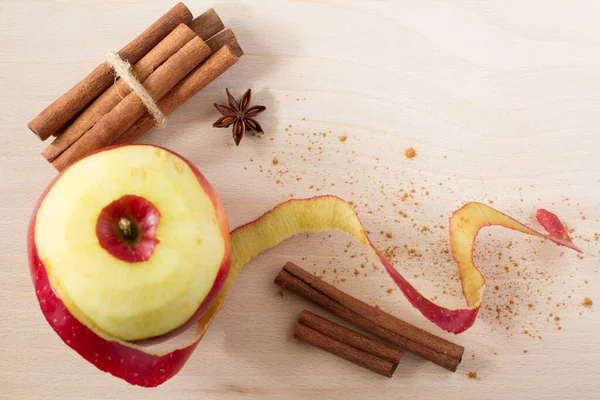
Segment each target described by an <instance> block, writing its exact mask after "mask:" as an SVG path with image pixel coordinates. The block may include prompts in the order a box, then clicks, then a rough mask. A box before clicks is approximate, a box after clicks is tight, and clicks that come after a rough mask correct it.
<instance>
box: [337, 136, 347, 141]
mask: <svg viewBox="0 0 600 400" xmlns="http://www.w3.org/2000/svg"><path fill="white" fill-rule="evenodd" d="M339 139H340V142H345V141H346V139H348V136H346V135H340V136H339Z"/></svg>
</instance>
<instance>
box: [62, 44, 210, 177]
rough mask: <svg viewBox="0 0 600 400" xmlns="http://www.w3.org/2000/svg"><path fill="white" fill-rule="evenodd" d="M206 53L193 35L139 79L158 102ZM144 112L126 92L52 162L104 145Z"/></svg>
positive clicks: (68, 160)
mask: <svg viewBox="0 0 600 400" xmlns="http://www.w3.org/2000/svg"><path fill="white" fill-rule="evenodd" d="M209 54H210V48H209V47H208V46H207V45H206V43H204V41H203V40H202V39H200V38H199V37H195V38H193V39H192V40H190V41H189V42H188V43H187V44H185V45H184V46H183V47H182V48H181V49H180V50H179V51H178V52H176V53H175V54H174V55H172V56H171V57H169V59H168V60H167V61H165V62H164V63H163V64H162V65H161V66H160V67H159V68H157V69H156V71H154V72H153V73H152V74H151V75H150V76H149V77H148V78H147V79H146V80H145V81H144V82H143V84H144V87H145V88H146V90H147V91H148V94H149V95H150V96H151V97H152V99H153V100H154V101H155V102H158V101H159V100H160V99H161V98H163V96H164V95H165V94H167V93H168V92H169V90H171V89H172V88H173V87H174V86H175V85H176V84H177V83H178V82H180V81H181V80H182V79H183V78H184V77H185V76H186V75H187V74H188V73H189V72H190V71H192V70H193V69H194V68H195V67H196V66H197V65H198V64H200V62H201V61H202V60H203V59H204V58H206V57H207V56H208V55H209ZM145 112H146V107H145V106H144V104H143V103H142V102H141V100H140V98H139V97H138V95H137V94H135V93H133V92H132V93H130V94H129V95H127V96H126V97H125V98H124V99H123V100H121V102H119V104H117V105H116V106H115V107H114V108H113V109H112V110H111V111H110V112H109V113H108V114H106V115H104V116H103V117H102V118H101V119H100V120H99V121H98V122H97V123H96V124H95V125H94V127H93V128H92V129H90V130H88V131H87V132H86V133H85V134H83V135H82V136H81V137H80V138H79V140H77V141H76V142H75V143H73V144H72V145H71V146H70V147H69V148H68V149H66V150H65V151H64V152H62V154H61V155H59V156H58V157H57V158H56V159H55V160H54V161H53V162H52V165H53V166H54V167H55V168H56V169H57V170H59V171H61V170H63V169H64V168H65V167H67V166H68V165H69V164H71V163H72V162H74V161H77V160H78V159H80V158H82V157H83V156H85V155H87V154H89V153H91V152H93V151H95V150H98V149H101V148H102V147H105V146H108V145H109V144H111V143H112V142H113V141H114V140H115V139H116V138H117V137H119V136H120V135H121V134H122V133H123V132H125V131H126V130H127V129H129V127H131V126H132V125H133V124H134V123H135V121H137V120H138V119H139V118H140V117H141V116H142V115H144V113H145Z"/></svg>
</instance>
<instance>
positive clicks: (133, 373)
mask: <svg viewBox="0 0 600 400" xmlns="http://www.w3.org/2000/svg"><path fill="white" fill-rule="evenodd" d="M121 146H123V145H117V146H111V147H108V148H105V149H103V150H100V151H106V150H109V149H113V148H116V147H121ZM129 146H131V145H129ZM135 146H142V145H135ZM143 146H145V145H143ZM148 146H150V145H148ZM151 147H158V146H151ZM159 148H160V147H159ZM161 149H163V150H165V151H168V152H170V153H172V154H175V155H177V156H178V157H180V158H181V159H182V160H184V161H185V162H187V164H188V165H189V166H190V168H191V169H192V171H193V172H194V174H195V175H196V178H197V179H198V181H199V182H200V184H201V185H202V188H203V189H204V191H205V192H206V193H207V194H208V196H209V197H210V199H211V201H212V203H213V205H214V207H215V212H216V215H217V221H218V223H219V228H220V230H221V234H222V236H223V240H224V241H225V246H226V250H225V256H224V258H223V261H222V263H221V267H220V269H219V272H218V274H217V277H216V279H215V282H214V284H213V287H212V288H211V290H210V291H209V293H208V295H207V296H206V298H205V299H204V301H203V302H202V304H201V305H200V307H199V308H198V310H197V311H196V312H195V313H194V315H193V316H192V317H191V318H190V319H189V320H188V322H186V323H185V324H184V325H182V326H181V327H179V328H176V329H175V330H174V331H172V332H169V333H167V334H166V335H171V334H172V333H173V332H175V331H177V332H180V331H182V330H183V329H184V328H186V327H189V326H190V325H191V324H193V323H195V322H197V321H198V320H199V319H201V317H202V314H203V313H204V311H206V309H207V308H208V307H209V306H210V305H211V304H212V302H213V301H214V300H215V299H216V298H217V297H218V294H219V292H220V290H221V288H222V287H223V284H224V283H225V281H226V279H227V275H228V274H229V270H230V267H231V246H230V238H229V225H228V222H227V215H226V213H225V208H224V207H223V204H222V203H221V200H220V199H219V197H218V195H217V192H216V191H215V190H214V188H213V187H212V186H211V185H210V183H208V181H207V180H206V178H204V176H203V175H202V174H201V173H200V171H198V169H197V168H196V167H195V166H194V165H193V164H192V163H190V162H189V161H188V160H187V159H185V158H184V157H182V156H180V155H179V154H177V153H174V152H172V151H170V150H167V149H164V148H161ZM100 151H99V152H100ZM96 153H97V152H96ZM92 154H95V153H92ZM90 155H91V154H90ZM88 157H89V155H88ZM68 168H69V167H67V168H65V169H64V170H63V171H62V172H61V173H60V174H59V175H58V176H57V177H56V178H54V179H53V180H52V182H50V184H49V185H48V187H47V188H46V189H45V190H44V192H43V194H42V196H41V197H40V200H39V201H38V203H37V205H36V206H35V208H34V211H33V214H32V217H31V220H30V222H29V228H28V232H27V252H28V259H29V270H30V274H31V279H32V281H33V284H34V287H35V292H36V296H37V299H38V302H39V304H40V308H41V310H42V313H43V314H44V317H45V318H46V320H47V321H48V323H49V324H50V326H51V327H52V329H54V331H55V332H56V333H57V334H58V335H59V336H60V338H61V339H62V340H63V342H65V344H66V345H67V346H69V347H71V348H72V349H73V350H75V351H76V352H77V353H79V354H80V355H81V356H82V357H83V358H84V359H86V360H87V361H89V362H90V363H92V364H93V365H95V366H96V367H97V368H98V369H100V370H101V371H104V372H108V373H110V374H112V375H114V376H116V377H118V378H121V379H123V380H125V381H127V382H129V383H130V384H133V385H139V386H144V387H155V386H158V385H160V384H162V383H164V382H165V381H167V380H168V379H170V378H172V377H173V376H174V375H175V374H177V373H178V372H179V371H180V370H181V368H182V367H183V365H184V364H185V363H186V361H187V360H188V359H189V357H190V355H191V354H192V353H193V352H194V350H195V349H196V346H198V343H200V340H196V341H194V342H193V343H191V344H190V345H188V346H187V347H183V348H180V349H177V350H174V351H172V352H169V353H166V354H164V355H155V354H152V353H146V352H144V351H142V350H140V349H136V348H132V347H129V346H126V345H124V344H122V343H119V342H117V341H111V340H106V339H104V338H102V337H100V336H98V335H97V334H96V333H95V332H94V331H92V330H91V329H89V328H88V327H87V326H85V325H84V324H82V323H81V322H79V320H77V319H76V318H75V317H74V316H73V315H72V314H71V313H70V312H69V310H68V309H67V307H66V306H65V305H64V303H63V302H62V301H61V300H60V298H59V297H58V296H57V295H56V293H55V292H54V290H53V289H52V287H51V285H50V282H49V280H48V274H47V273H46V268H45V266H44V264H43V262H42V261H41V260H40V258H39V256H38V252H37V248H36V245H35V221H36V216H37V212H38V209H39V208H40V205H41V204H42V201H43V200H44V198H45V197H46V195H47V194H48V192H49V191H50V189H51V188H52V186H53V185H54V184H55V183H56V181H58V180H59V179H60V176H61V175H62V174H63V173H65V172H66V171H67V170H68Z"/></svg>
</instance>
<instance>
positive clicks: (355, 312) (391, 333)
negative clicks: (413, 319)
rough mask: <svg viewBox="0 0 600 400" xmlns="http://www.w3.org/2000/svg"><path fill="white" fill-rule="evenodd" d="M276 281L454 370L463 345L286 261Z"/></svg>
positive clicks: (462, 350)
mask: <svg viewBox="0 0 600 400" xmlns="http://www.w3.org/2000/svg"><path fill="white" fill-rule="evenodd" d="M275 283H276V284H277V285H279V286H281V287H282V288H285V289H289V290H291V291H293V292H295V293H297V294H298V295H300V296H302V297H304V298H305V299H307V300H310V301H312V302H313V303H315V304H317V305H319V306H321V307H323V308H324V309H326V310H328V311H330V312H332V313H333V314H336V315H337V316H339V317H341V318H343V319H345V320H347V321H349V322H352V323H353V324H354V325H357V326H359V327H361V328H363V329H365V330H366V331H369V332H371V333H373V334H375V335H376V336H378V337H380V338H382V339H385V340H386V341H388V342H389V343H391V344H393V345H396V346H398V347H400V348H402V349H404V350H408V351H411V352H413V353H415V354H417V355H419V356H421V357H423V358H425V359H427V360H430V361H432V362H434V363H436V364H438V365H440V366H442V367H444V368H446V369H448V370H450V371H453V372H454V371H456V368H457V366H458V364H459V363H460V361H461V359H462V355H463V353H464V350H465V349H464V347H462V346H459V345H457V344H455V343H452V342H450V341H448V340H445V339H442V338H440V337H438V336H435V335H433V334H431V333H429V332H427V331H424V330H423V329H420V328H417V327H416V326H414V325H411V324H409V323H408V322H405V321H402V320H400V319H398V318H396V317H394V316H392V315H390V314H388V313H386V312H384V311H381V310H380V309H378V308H375V307H373V306H370V305H368V304H367V303H365V302H363V301H360V300H358V299H356V298H354V297H352V296H350V295H348V294H346V293H344V292H342V291H341V290H339V289H336V288H335V287H333V286H332V285H330V284H328V283H326V282H324V281H323V280H321V279H319V278H317V277H315V276H313V275H311V274H310V273H308V272H306V271H304V270H303V269H302V268H300V267H298V266H297V265H295V264H293V263H291V262H288V263H287V264H285V266H284V267H283V269H282V270H281V272H280V273H279V275H278V276H277V277H276V278H275Z"/></svg>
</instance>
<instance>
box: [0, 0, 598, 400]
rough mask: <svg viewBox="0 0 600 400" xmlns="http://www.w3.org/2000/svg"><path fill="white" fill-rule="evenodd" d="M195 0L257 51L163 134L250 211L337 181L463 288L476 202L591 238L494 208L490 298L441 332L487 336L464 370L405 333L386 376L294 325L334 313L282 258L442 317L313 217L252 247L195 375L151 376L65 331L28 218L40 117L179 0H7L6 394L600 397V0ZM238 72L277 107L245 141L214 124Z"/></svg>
mask: <svg viewBox="0 0 600 400" xmlns="http://www.w3.org/2000/svg"><path fill="white" fill-rule="evenodd" d="M187 4H188V6H189V7H190V9H191V10H192V11H193V12H194V14H196V15H197V14H199V13H201V12H203V11H204V10H206V9H207V8H208V7H211V6H214V7H215V8H216V10H217V11H218V13H219V14H220V15H221V16H222V18H223V20H224V21H225V24H226V25H227V26H228V27H231V28H232V29H233V30H234V31H235V33H236V34H237V36H238V37H239V40H240V43H241V44H242V46H243V47H244V49H245V50H246V53H247V54H246V56H245V57H244V58H242V60H241V61H240V62H239V63H238V64H237V65H236V66H235V67H234V68H233V69H231V70H230V71H228V72H227V73H226V74H225V75H223V76H222V77H221V78H219V79H218V80H217V81H216V82H214V83H213V84H211V85H210V86H209V87H207V88H206V89H205V90H204V91H202V92H201V93H200V94H199V95H197V96H196V97H195V98H193V99H192V100H191V101H190V102H189V103H188V104H186V105H185V106H184V107H183V108H181V109H180V110H179V111H177V112H176V113H175V114H174V115H173V116H172V117H171V118H170V119H169V121H168V127H167V128H165V129H163V130H162V131H159V130H154V131H152V132H151V133H149V134H148V135H146V136H145V137H144V138H143V140H144V141H145V142H148V143H156V144H160V145H163V146H166V147H168V148H170V149H173V150H175V151H178V152H181V153H182V154H183V155H185V156H186V157H188V158H190V159H191V160H192V161H193V162H194V163H195V164H196V165H197V166H198V167H199V168H200V170H202V171H203V172H204V173H205V175H206V176H207V177H208V179H209V180H210V181H211V182H212V183H213V185H214V186H215V188H216V189H217V190H218V192H219V193H220V195H221V198H222V200H223V202H224V204H225V206H226V209H227V211H228V215H229V218H230V224H231V226H232V227H235V226H237V225H239V224H241V223H244V222H246V221H249V220H251V219H253V218H255V217H257V216H258V215H260V214H261V213H262V212H264V211H266V210H267V209H269V208H270V207H272V206H274V205H276V204H278V203H279V202H281V201H284V200H286V199H288V198H290V197H292V196H293V197H295V198H302V197H309V196H314V195H318V194H324V193H332V194H336V195H338V196H340V197H343V198H345V199H347V200H352V201H353V202H354V203H355V205H356V208H357V210H358V211H359V214H360V216H361V218H362V219H363V221H364V223H365V225H366V227H367V229H369V230H370V231H372V234H373V238H374V241H375V243H376V244H378V245H379V246H381V247H382V248H385V249H387V250H388V252H389V253H390V254H392V255H393V256H394V257H393V258H394V260H395V261H396V263H397V265H398V268H399V269H400V270H401V271H403V272H406V273H407V276H408V277H409V278H410V280H411V282H413V283H414V284H415V285H416V286H417V287H418V288H420V289H422V290H424V291H425V292H426V293H427V294H428V295H429V296H432V297H433V296H437V299H438V301H441V302H445V303H446V304H449V305H455V306H460V305H462V298H461V297H460V286H459V285H458V283H457V280H456V279H457V275H456V273H455V266H454V264H453V263H452V262H451V261H450V260H448V255H447V254H446V253H444V251H445V250H446V249H447V245H448V241H447V240H448V239H447V236H446V230H447V218H448V217H449V216H450V214H451V212H452V211H453V210H456V209H457V208H459V207H460V206H461V205H462V204H464V203H465V202H467V201H483V202H490V203H492V202H493V206H494V207H497V208H498V209H500V210H502V211H505V212H507V213H508V214H510V215H512V216H515V217H517V218H519V219H521V220H522V221H524V222H527V223H532V224H534V218H533V215H534V211H535V209H536V208H538V207H546V208H548V209H550V210H552V211H554V212H556V213H557V214H558V215H559V216H560V217H561V218H562V219H563V220H564V221H565V222H566V223H567V224H568V226H569V227H571V228H572V229H574V234H573V236H574V238H575V240H576V242H577V243H578V244H579V245H580V246H581V247H582V248H583V250H584V255H583V258H579V257H578V256H577V255H576V254H575V253H573V252H570V251H565V250H564V249H561V248H558V247H555V246H553V245H551V244H548V243H540V242H539V241H537V240H533V241H532V240H530V239H529V238H526V237H524V236H523V235H519V234H516V233H511V232H505V231H503V230H501V229H490V230H487V231H484V234H483V235H482V236H481V238H480V240H479V242H478V250H477V254H476V261H477V262H478V263H479V264H480V265H481V267H482V270H483V271H484V273H485V274H486V277H487V282H488V289H487V292H486V297H485V304H484V309H483V310H482V312H481V313H480V316H479V319H478V321H477V322H476V324H475V326H474V327H473V328H472V329H470V330H469V331H467V332H466V333H464V334H461V335H459V336H453V335H444V336H445V337H448V338H450V339H451V340H454V341H456V342H458V343H460V344H462V345H464V346H465V347H466V349H467V351H466V353H465V357H464V361H463V362H462V364H461V365H460V367H459V369H458V371H457V372H456V373H454V374H452V373H449V372H448V371H445V370H443V369H441V368H440V367H437V366H435V365H433V364H431V363H428V362H425V361H422V360H420V359H418V358H417V357H415V356H413V355H410V354H409V355H407V356H406V357H405V359H404V360H403V361H402V363H401V364H400V366H399V368H398V370H397V372H396V375H395V376H394V378H393V379H385V378H382V377H380V376H377V375H375V374H373V373H371V372H369V371H366V370H363V369H361V368H359V367H356V366H354V365H352V364H349V363H347V362H345V361H343V360H340V359H337V358H335V357H333V356H331V355H329V354H326V353H324V352H322V351H320V350H317V349H314V348H311V347H308V346H306V345H304V344H301V343H298V342H297V341H295V340H294V339H293V338H292V337H291V332H292V327H293V324H294V321H295V319H296V317H297V315H298V313H299V312H300V311H301V310H302V309H304V308H309V309H311V310H313V311H316V312H318V313H319V314H321V315H326V316H327V314H326V313H325V312H322V311H321V310H318V309H316V308H315V307H312V306H311V305H309V304H307V303H305V302H304V301H301V300H300V299H299V298H297V297H295V296H293V295H291V294H288V293H285V294H284V295H283V297H280V296H279V295H278V288H277V287H276V286H275V285H274V284H273V283H272V280H273V278H274V277H275V275H276V274H277V272H278V271H279V269H280V268H281V266H282V265H283V263H284V262H285V261H287V260H292V261H295V262H296V263H298V264H299V265H301V266H303V267H305V268H306V269H309V270H311V271H314V272H318V273H319V274H321V275H323V277H324V279H326V280H327V281H329V282H334V283H335V284H336V286H338V287H340V288H341V289H343V290H345V291H347V292H349V293H351V294H353V295H355V296H357V297H359V298H361V299H363V300H365V301H368V302H370V303H372V304H378V305H379V306H380V307H381V308H382V309H385V310H386V311H389V312H392V313H394V314H395V315H398V316H400V317H402V318H404V319H406V320H408V321H410V322H412V323H414V324H416V325H418V326H420V327H423V328H425V329H428V330H430V331H432V332H436V333H438V334H443V333H442V332H441V331H440V330H439V329H437V328H436V327H435V326H433V325H432V324H431V323H429V322H428V321H426V320H425V319H424V318H423V317H422V316H421V315H420V314H419V313H418V312H416V311H415V310H414V309H412V308H411V307H410V306H409V305H408V303H407V301H406V300H405V299H404V298H403V296H402V295H401V294H400V293H399V291H398V290H390V291H389V293H388V289H391V288H393V284H392V282H391V281H390V279H389V278H388V277H387V276H386V275H385V274H384V272H383V271H382V270H381V268H378V266H377V265H376V264H375V263H374V261H373V260H371V259H369V260H365V257H364V256H363V255H361V254H364V253H362V251H363V250H362V249H361V248H360V247H359V246H358V245H357V244H355V243H351V242H350V241H349V239H348V238H346V237H344V236H342V235H339V234H332V236H331V237H329V235H328V234H321V235H310V236H309V237H298V238H295V239H292V240H290V241H288V242H286V243H284V244H283V245H281V246H280V247H278V248H276V249H274V250H272V251H270V252H268V253H267V254H265V255H263V256H261V257H260V258H258V259H256V260H254V261H252V262H251V263H250V264H249V265H248V266H247V268H246V270H245V271H244V272H243V273H242V274H241V276H240V277H239V280H238V282H237V284H236V286H235V287H234V288H233V290H232V292H231V294H230V295H229V297H228V301H227V304H226V307H225V308H224V310H223V311H222V312H221V314H219V316H218V318H217V319H216V321H215V323H214V324H213V325H212V326H211V328H210V331H209V332H208V334H207V335H206V336H205V338H204V340H203V342H202V343H201V345H200V346H199V348H198V350H197V351H196V353H195V354H194V355H193V356H192V358H191V360H190V361H189V363H188V364H187V365H186V366H185V367H184V369H183V370H182V371H181V373H180V374H179V375H178V376H177V377H175V378H174V379H172V380H171V381H169V382H167V383H166V384H164V385H163V386H161V387H159V388H157V389H153V390H145V389H141V388H136V387H132V386H128V385H127V384H125V383H124V382H122V381H120V380H118V379H115V378H113V377H111V376H110V375H108V374H104V373H101V372H99V371H98V370H96V369H95V368H94V367H93V366H92V365H90V364H88V363H87V362H85V361H84V360H83V359H82V358H81V357H79V356H78V355H77V354H76V353H74V352H73V351H71V350H69V349H68V348H67V347H66V346H65V345H64V344H63V343H62V342H61V340H60V339H59V338H58V337H57V336H56V335H55V334H54V332H53V331H52V329H51V328H50V327H49V326H48V325H47V324H46V322H45V320H44V318H43V316H42V314H41V312H40V311H39V307H38V305H37V302H36V299H35V294H34V291H33V289H32V285H31V282H30V278H29V273H28V267H27V260H26V251H25V247H26V240H25V238H26V229H27V222H28V219H29V216H30V213H31V211H32V208H33V206H34V204H35V202H36V200H37V198H38V196H39V195H40V193H41V192H42V190H43V188H44V187H45V186H46V185H47V184H48V182H49V181H50V180H51V179H52V177H54V176H55V171H54V170H53V168H52V167H51V166H50V165H48V164H47V163H46V162H45V160H44V159H43V158H42V157H41V156H40V155H39V152H40V151H41V150H42V149H43V147H44V144H43V143H41V142H40V141H39V140H38V139H37V138H36V137H35V136H34V135H33V134H32V133H31V132H29V131H28V129H27V128H26V124H27V122H28V121H29V120H30V119H31V118H32V117H33V116H34V115H35V114H36V113H37V112H39V111H40V110H41V109H42V108H43V107H45V106H46V105H48V104H49V103H50V102H51V101H52V100H54V99H55V98H56V97H57V96H58V95H60V94H62V93H63V92H64V91H65V90H67V89H68V88H70V87H71V86H72V85H73V84H74V83H75V82H76V81H78V80H79V79H80V78H81V77H83V76H84V75H85V74H87V72H89V71H90V70H91V69H92V68H93V67H94V66H96V65H97V64H98V63H99V62H100V61H101V58H102V54H103V53H104V52H105V51H106V50H108V49H111V48H112V49H118V48H119V47H121V45H122V44H124V43H127V42H128V41H129V40H131V38H133V37H134V36H135V35H137V34H138V33H139V32H141V31H142V30H143V29H144V28H145V27H146V26H148V25H149V24H150V23H151V22H152V21H154V20H155V19H156V18H157V17H158V16H159V15H161V14H162V13H164V11H166V10H167V9H168V8H169V7H170V6H171V5H172V4H171V3H169V2H164V1H160V2H159V1H144V2H139V1H133V0H132V1H123V0H119V1H113V2H97V1H92V0H87V1H66V0H65V1H44V2H41V1H21V0H3V1H2V2H0V87H2V96H0V109H1V110H2V119H1V120H2V139H3V140H2V141H3V144H2V146H0V157H1V158H0V160H1V161H0V213H1V215H0V237H2V239H1V240H0V265H1V268H2V271H1V273H0V304H1V305H2V306H1V307H0V321H1V322H0V326H1V327H0V354H1V356H0V388H1V390H0V398H2V399H40V398H44V399H48V400H51V399H82V398H89V399H125V398H144V399H167V398H168V399H197V398H202V399H263V398H269V399H292V398H297V399H304V398H327V399H349V398H358V399H390V398H393V399H397V398H407V399H409V398H410V399H414V398H465V399H478V398H489V399H492V398H493V399H506V398H521V399H540V398H546V399H551V398H552V399H564V398H578V399H593V398H598V393H599V392H600V381H599V380H598V379H597V377H598V373H599V372H600V367H599V365H600V364H599V363H598V358H599V356H600V336H599V335H598V332H600V314H599V313H598V312H597V310H596V309H597V307H598V305H594V306H592V307H584V306H582V305H581V303H582V301H583V300H584V297H586V296H587V297H589V298H590V299H591V300H592V301H594V302H596V303H597V304H600V297H598V293H599V290H600V276H599V271H598V265H599V255H600V253H599V246H598V244H599V242H598V240H599V239H598V232H599V231H600V228H599V225H598V221H599V207H598V193H599V189H600V174H599V170H600V168H599V166H600V163H599V161H598V154H599V153H600V135H599V134H598V130H599V129H600V128H599V127H600V113H599V112H598V102H599V96H600V95H599V93H600V51H599V50H600V48H599V47H600V42H599V40H598V37H599V34H600V28H599V27H598V23H597V15H598V12H599V11H600V9H599V7H600V6H599V3H598V2H595V1H591V0H587V1H580V2H559V1H550V2H548V1H529V2H513V3H510V4H507V3H506V2H503V1H478V2H462V1H401V2H400V1H397V2H391V1H390V2H359V1H356V2H355V1H335V0H332V1H326V0H323V1H318V0H315V1H308V0H307V1H289V2H287V1H286V2H284V1H261V2H255V1H247V2H243V1H235V2H234V1H232V2H203V1H188V2H187ZM226 87H229V88H230V89H231V90H232V92H233V93H235V95H236V96H240V95H241V94H242V93H243V91H244V90H246V89H247V88H253V93H254V99H255V103H257V104H264V105H266V106H267V108H268V111H267V112H265V113H264V114H263V115H261V118H260V122H261V123H262V125H263V127H264V129H265V131H266V133H265V135H264V136H263V137H262V138H261V139H259V138H256V137H247V138H245V139H244V140H243V142H242V144H241V146H239V147H235V146H234V145H233V142H232V139H231V136H230V131H229V130H225V129H223V130H217V129H213V128H212V127H211V124H212V122H213V121H214V120H216V119H217V117H218V113H217V111H216V110H215V109H214V108H213V107H212V103H213V102H216V101H217V102H221V101H225V88H226ZM341 138H346V139H345V141H342V140H341ZM408 147H413V148H414V149H416V152H417V156H416V157H415V158H413V159H407V158H406V157H405V156H404V151H405V149H406V148H408ZM404 214H406V217H404ZM381 232H383V234H382V233H381ZM388 232H389V233H390V234H391V236H392V238H388V237H387V236H388V235H386V233H388ZM488 233H489V234H490V235H488ZM348 243H350V244H348ZM405 244H406V247H404V245H405ZM393 245H398V246H399V248H398V249H394V248H393V247H392V246H393ZM347 246H349V247H347ZM361 264H364V268H361ZM525 331H527V333H525ZM469 372H476V373H477V379H469V378H468V376H467V374H468V373H469Z"/></svg>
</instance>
